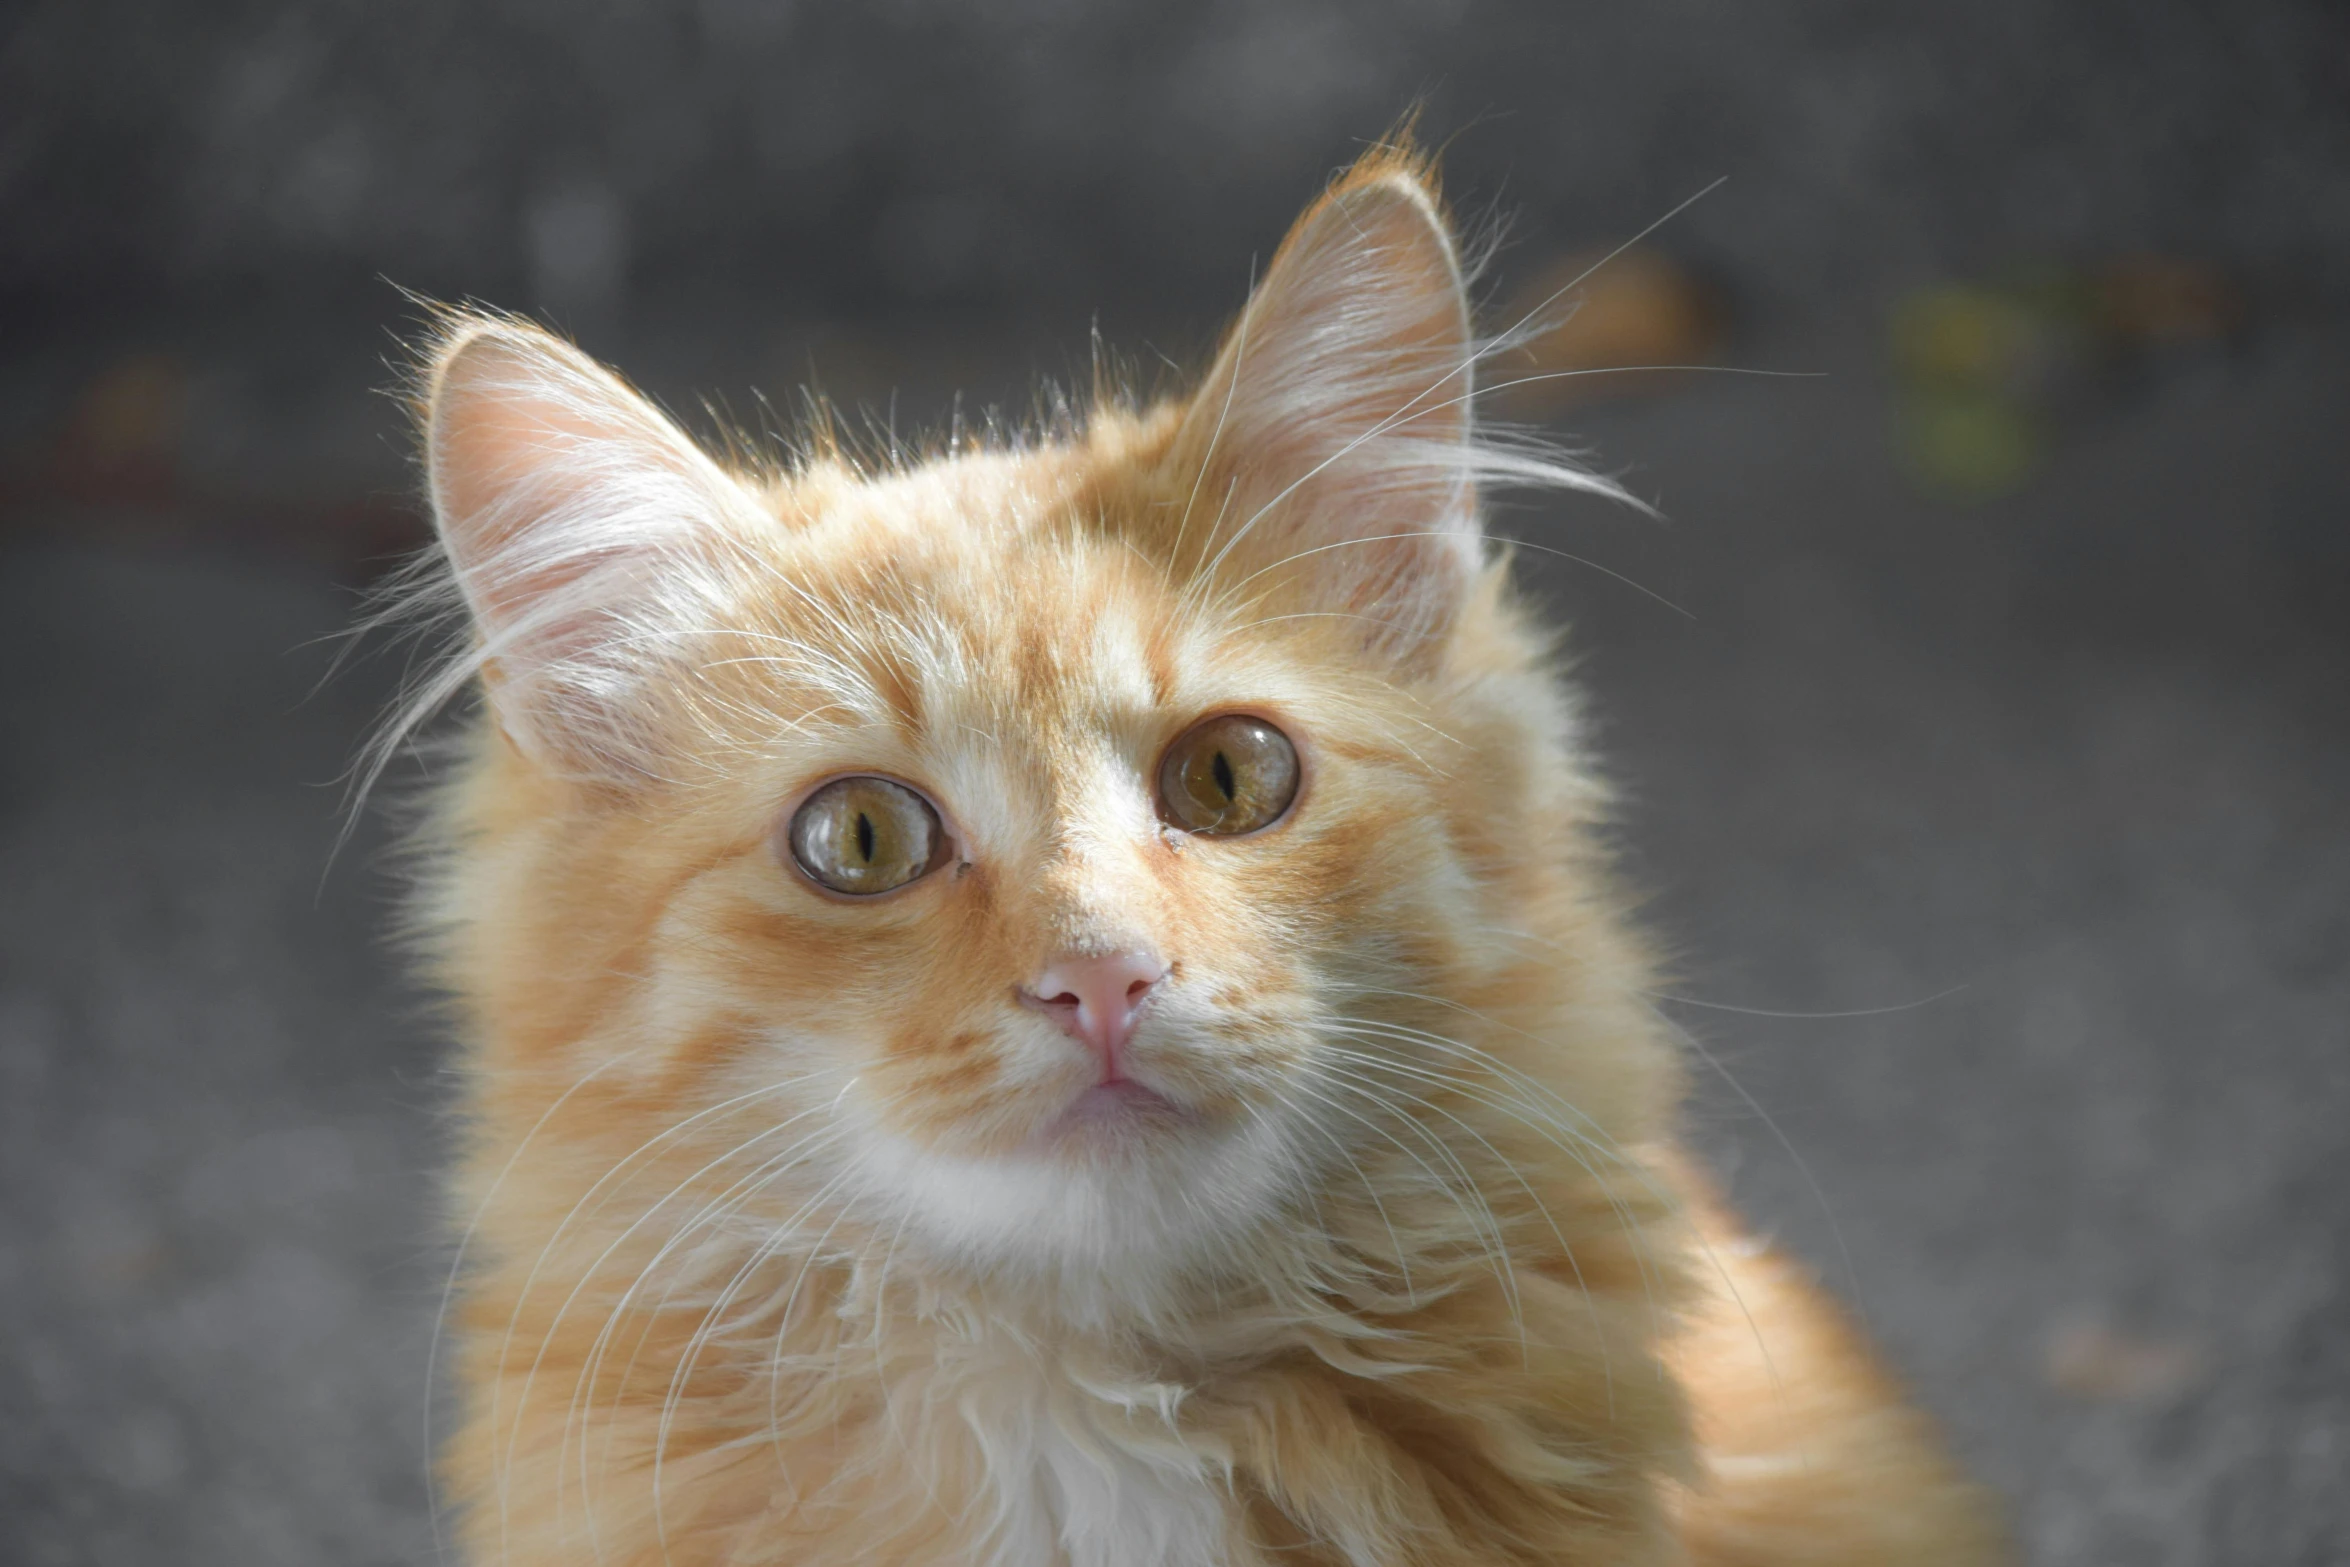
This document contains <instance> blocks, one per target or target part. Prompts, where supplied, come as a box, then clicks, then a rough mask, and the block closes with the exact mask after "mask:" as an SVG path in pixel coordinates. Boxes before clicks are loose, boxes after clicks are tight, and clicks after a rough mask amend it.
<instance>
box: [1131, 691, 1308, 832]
mask: <svg viewBox="0 0 2350 1567" xmlns="http://www.w3.org/2000/svg"><path fill="white" fill-rule="evenodd" d="M1297 777H1298V769H1297V748H1296V747H1295V746H1292V745H1291V744H1290V743H1289V737H1288V736H1287V735H1285V734H1283V733H1282V732H1281V731H1280V730H1278V729H1276V728H1274V727H1273V726H1272V725H1271V724H1268V723H1266V722H1265V721H1264V720H1263V719H1261V718H1257V717H1253V716H1251V715H1250V714H1247V713H1226V714H1224V715H1223V716H1221V717H1219V718H1211V719H1208V720H1207V721H1206V722H1204V723H1199V724H1194V725H1192V726H1191V728H1189V729H1187V730H1185V731H1184V732H1183V734H1182V735H1181V736H1180V737H1178V738H1177V740H1176V741H1175V743H1174V744H1173V745H1171V746H1169V747H1167V755H1166V757H1165V759H1164V760H1162V761H1161V762H1160V763H1159V810H1160V811H1161V813H1163V814H1164V815H1165V816H1166V818H1167V820H1168V821H1170V822H1172V823H1174V824H1175V825H1176V826H1178V827H1181V828H1183V829H1185V830H1186V831H1188V832H1197V833H1212V834H1216V835H1219V836H1230V835H1232V834H1235V833H1244V832H1255V831H1256V830H1257V829H1258V828H1260V827H1267V826H1270V825H1272V824H1273V823H1274V822H1276V821H1279V820H1280V819H1281V814H1282V813H1283V812H1284V811H1286V810H1288V809H1289V802H1290V801H1292V800H1294V799H1296V798H1297Z"/></svg>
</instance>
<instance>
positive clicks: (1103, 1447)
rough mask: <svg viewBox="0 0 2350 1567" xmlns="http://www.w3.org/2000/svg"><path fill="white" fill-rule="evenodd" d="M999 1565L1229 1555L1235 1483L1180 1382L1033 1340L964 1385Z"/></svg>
mask: <svg viewBox="0 0 2350 1567" xmlns="http://www.w3.org/2000/svg"><path fill="white" fill-rule="evenodd" d="M956 1391H957V1393H958V1395H959V1396H958V1397H957V1399H956V1403H957V1405H958V1406H959V1407H958V1409H957V1415H958V1417H959V1420H960V1423H961V1425H962V1427H963V1431H962V1433H961V1434H962V1435H963V1437H964V1439H965V1440H967V1441H969V1442H970V1443H971V1444H972V1448H973V1449H974V1455H975V1456H976V1457H977V1459H978V1460H979V1469H980V1472H981V1474H982V1475H983V1476H984V1479H983V1481H982V1486H983V1489H984V1491H985V1492H986V1493H987V1502H988V1503H989V1504H992V1505H991V1507H990V1510H991V1511H992V1512H993V1513H994V1515H995V1517H996V1518H997V1519H998V1520H1000V1523H999V1527H998V1529H997V1530H996V1532H995V1547H996V1548H995V1551H994V1554H993V1557H992V1561H993V1562H994V1563H997V1564H1000V1567H1035V1564H1037V1563H1066V1564H1067V1567H1220V1564H1222V1563H1225V1562H1227V1561H1228V1560H1229V1559H1230V1558H1229V1554H1228V1547H1229V1544H1230V1541H1231V1539H1232V1529H1231V1515H1232V1507H1233V1499H1232V1493H1231V1490H1230V1488H1229V1487H1228V1485H1227V1484H1226V1483H1225V1479H1224V1474H1223V1466H1222V1465H1221V1464H1219V1463H1218V1462H1216V1459H1215V1455H1214V1454H1213V1453H1211V1452H1209V1451H1206V1450H1203V1448H1202V1447H1201V1446H1200V1445H1199V1444H1198V1443H1197V1441H1196V1440H1195V1439H1194V1438H1192V1437H1190V1436H1188V1435H1186V1433H1185V1432H1184V1430H1183V1429H1182V1425H1181V1423H1180V1420H1179V1412H1178V1408H1177V1404H1178V1399H1177V1394H1176V1390H1175V1389H1173V1388H1169V1387H1166V1386H1163V1385H1160V1384H1154V1383H1151V1382H1148V1381H1145V1380H1142V1379H1138V1378H1134V1377H1131V1376H1126V1375H1120V1374H1117V1373H1115V1372H1110V1373H1108V1374H1104V1372H1103V1371H1102V1370H1101V1369H1100V1368H1095V1367H1090V1366H1086V1365H1083V1364H1082V1363H1080V1364H1077V1365H1062V1364H1055V1363H1053V1361H1052V1359H1051V1358H1050V1357H1049V1356H1044V1357H1040V1356H1038V1355H1036V1354H1035V1353H1034V1352H1033V1351H1031V1352H1030V1353H1029V1354H1025V1355H1022V1356H1021V1357H1019V1358H1018V1359H1017V1360H1009V1359H1007V1360H1006V1361H1004V1362H1001V1363H999V1364H997V1365H994V1366H992V1367H989V1368H988V1369H987V1371H986V1372H985V1373H984V1374H982V1375H979V1376H975V1377H971V1378H970V1379H969V1380H966V1381H964V1382H963V1385H962V1386H961V1387H959V1388H958V1389H957V1390H956Z"/></svg>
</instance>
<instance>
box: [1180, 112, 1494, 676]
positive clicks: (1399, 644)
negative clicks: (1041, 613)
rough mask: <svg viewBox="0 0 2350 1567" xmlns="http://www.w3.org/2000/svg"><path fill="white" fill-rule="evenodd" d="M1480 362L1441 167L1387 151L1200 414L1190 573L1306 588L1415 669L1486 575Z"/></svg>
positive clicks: (1226, 360) (1251, 323) (1333, 213)
mask: <svg viewBox="0 0 2350 1567" xmlns="http://www.w3.org/2000/svg"><path fill="white" fill-rule="evenodd" d="M1475 357H1476V343H1475V340H1474V338H1473V337H1472V335H1471V332H1470V321H1469V306H1468V300H1467V297H1466V295H1465V292H1464V287H1463V280H1462V273H1461V264H1460V258H1459V254H1458V251H1457V249H1456V247H1455V245H1454V242H1453V236H1452V233H1451V230H1450V227H1449V226H1448V224H1447V223H1446V221H1445V218H1444V213H1443V209H1442V206H1441V205H1440V203H1439V201H1438V198H1437V194H1436V191H1435V189H1434V186H1433V182H1432V179H1431V176H1430V174H1429V171H1428V168H1427V166H1426V164H1425V163H1424V162H1423V161H1422V160H1420V159H1419V158H1417V157H1416V156H1415V155H1413V154H1411V153H1409V152H1408V151H1398V150H1393V149H1384V150H1381V151H1378V152H1374V153H1373V154H1371V155H1370V156H1368V157H1366V158H1365V159H1363V160H1362V161H1361V162H1359V163H1357V164H1356V165H1355V167H1354V168H1353V169H1351V170H1350V171H1348V172H1347V173H1346V174H1345V175H1343V176H1341V177H1340V178H1339V180H1338V181H1337V183H1335V184H1334V185H1333V186H1332V187H1331V188H1330V190H1329V191H1328V192H1327V193H1326V194H1325V195H1324V196H1323V197H1322V198H1321V200H1319V201H1318V202H1316V203H1315V204H1314V206H1313V207H1311V208H1310V209H1308V211H1307V212H1306V214H1305V216H1304V217H1302V218H1300V219H1299V220H1298V223H1297V226H1296V227H1295V228H1293V229H1292V230H1291V231H1290V233H1289V237H1288V238H1287V239H1286V240H1284V241H1283V242H1282V245H1281V248H1280V250H1279V251H1278V252H1276V253H1275V255H1274V257H1273V262H1272V265H1271V266H1270V267H1269V268H1268V269H1267V270H1266V273H1265V277H1264V280H1263V282H1262V283H1260V284H1259V285H1258V287H1257V289H1256V291H1255V293H1254V294H1253V295H1252V296H1251V297H1250V299H1249V302H1248V307H1247V309H1246V310H1245V311H1244V312H1243V313H1242V315H1241V318H1240V320H1239V322H1238V323H1237V324H1236V325H1235V326H1234V327H1233V329H1232V332H1231V334H1230V336H1229V337H1228V339H1227V340H1226V342H1225V344H1224V346H1223V348H1222V350H1221V352H1220V353H1219V354H1218V356H1217V359H1216V363H1215V367H1214V369H1213V370H1211V371H1210V372H1209V374H1208V377H1207V380H1206V382H1205V383H1204V384H1203V385H1202V387H1201V388H1200V390H1199V392H1198V394H1197V395H1196V397H1195V398H1194V400H1193V402H1192V403H1191V405H1190V407H1189V408H1188V409H1187V410H1186V411H1185V414H1184V418H1183V424H1182V428H1181V430H1180V432H1179V434H1178V436H1177V439H1176V441H1175V444H1174V447H1173V452H1174V455H1175V460H1176V461H1177V462H1178V463H1181V464H1184V465H1186V468H1187V470H1188V471H1187V472H1186V473H1185V474H1184V475H1183V478H1184V479H1185V480H1186V481H1187V489H1186V494H1187V496H1188V498H1189V506H1188V510H1187V514H1186V516H1185V518H1184V519H1183V521H1182V523H1181V525H1180V533H1179V535H1178V543H1177V545H1176V560H1177V564H1178V566H1179V567H1181V568H1184V569H1190V570H1194V571H1198V572H1201V573H1204V574H1206V575H1209V576H1212V577H1214V578H1216V579H1217V580H1219V581H1220V582H1223V583H1226V584H1238V583H1241V582H1244V581H1246V582H1250V583H1251V584H1252V586H1251V587H1250V588H1249V589H1248V591H1249V592H1250V593H1251V594H1252V595H1254V594H1256V593H1258V592H1259V591H1262V590H1274V591H1278V590H1279V589H1280V588H1282V587H1283V586H1284V585H1287V586H1290V587H1294V588H1295V589H1297V590H1298V591H1299V596H1301V597H1302V598H1303V600H1304V601H1306V602H1308V603H1310V604H1313V605H1315V606H1317V607H1318V608H1320V609H1321V610H1323V611H1325V612H1329V613H1335V614H1342V615H1349V616H1359V617H1362V618H1363V622H1364V624H1365V626H1366V629H1367V630H1368V631H1369V633H1370V634H1371V635H1372V637H1373V638H1374V639H1375V640H1377V641H1379V642H1382V643H1385V644H1387V645H1389V646H1391V647H1394V648H1397V649H1399V650H1400V649H1408V648H1411V647H1414V646H1418V645H1421V644H1424V643H1426V642H1427V641H1428V640H1429V639H1431V638H1432V637H1435V636H1438V635H1440V634H1441V633H1442V631H1443V630H1444V628H1446V627H1447V626H1449V625H1450V624H1451V622H1452V619H1453V617H1454V615H1455V613H1456V612H1457V610H1458V608H1459V604H1460V600H1461V598H1462V596H1463V594H1464V593H1465V592H1466V590H1467V588H1468V585H1469V583H1470V581H1471V579H1472V578H1473V576H1474V575H1475V572H1476V570H1477V567H1478V561H1479V539H1478V528H1477V497H1476V488H1475V484H1474V482H1473V475H1472V467H1471V457H1472V452H1473V448H1472V446H1471V440H1470V437H1471V433H1472V432H1471V418H1470V408H1469V397H1470V393H1471V390H1472V387H1471V384H1470V381H1471V374H1472V371H1473V368H1474V361H1475ZM1192 475H1196V479H1193V478H1192Z"/></svg>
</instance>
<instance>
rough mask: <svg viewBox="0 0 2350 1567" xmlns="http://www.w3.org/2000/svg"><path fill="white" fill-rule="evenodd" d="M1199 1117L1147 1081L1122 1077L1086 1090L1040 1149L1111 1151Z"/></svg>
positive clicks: (1049, 1129) (1046, 1130)
mask: <svg viewBox="0 0 2350 1567" xmlns="http://www.w3.org/2000/svg"><path fill="white" fill-rule="evenodd" d="M1198 1119H1199V1116H1198V1114H1197V1113H1196V1112H1194V1111H1191V1110H1187V1109H1185V1108H1184V1107H1183V1106H1181V1105H1179V1104H1177V1103H1176V1102H1175V1101H1174V1100H1172V1099H1170V1098H1168V1097H1167V1096H1166V1095H1165V1094H1163V1093H1160V1092H1159V1091H1158V1090H1157V1089H1155V1088H1152V1087H1150V1086H1149V1085H1148V1084H1146V1083H1139V1082H1136V1081H1135V1080H1134V1079H1133V1078H1131V1077H1125V1076H1119V1077H1115V1078H1110V1079H1106V1080H1105V1081H1102V1082H1098V1083H1095V1084H1094V1085H1093V1086H1092V1087H1090V1088H1087V1089H1085V1090H1083V1091H1082V1092H1081V1093H1079V1094H1078V1095H1077V1097H1076V1098H1075V1099H1072V1100H1071V1101H1069V1104H1068V1107H1067V1108H1066V1109H1064V1110H1062V1111H1061V1113H1060V1114H1059V1115H1056V1116H1054V1117H1053V1118H1052V1119H1051V1120H1050V1121H1047V1122H1046V1123H1045V1124H1044V1126H1043V1128H1042V1129H1041V1130H1040V1131H1039V1132H1038V1134H1037V1139H1036V1141H1037V1145H1038V1147H1039V1149H1040V1150H1050V1151H1056V1152H1080V1153H1087V1152H1111V1151H1116V1150H1120V1149H1129V1148H1132V1147H1133V1146H1134V1144H1135V1142H1136V1140H1137V1139H1141V1138H1147V1137H1150V1136H1152V1135H1153V1134H1156V1133H1165V1132H1169V1131H1174V1130H1177V1129H1180V1128H1182V1127H1185V1126H1189V1125H1192V1124H1194V1123H1196V1122H1197V1121H1198Z"/></svg>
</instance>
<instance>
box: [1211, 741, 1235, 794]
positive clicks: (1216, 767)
mask: <svg viewBox="0 0 2350 1567" xmlns="http://www.w3.org/2000/svg"><path fill="white" fill-rule="evenodd" d="M1208 771H1210V772H1211V773H1213V774H1215V775H1216V787H1217V788H1218V789H1221V790H1222V791H1223V792H1224V798H1225V800H1226V801H1228V802H1229V801H1231V800H1233V799H1235V798H1236V797H1238V795H1239V793H1240V791H1239V790H1238V789H1235V788H1234V787H1233V785H1232V763H1231V761H1230V759H1229V758H1227V757H1226V756H1225V755H1224V753H1223V752H1221V751H1218V752H1217V753H1216V760H1215V761H1214V762H1213V763H1211V764H1210V765H1209V768H1208Z"/></svg>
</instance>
